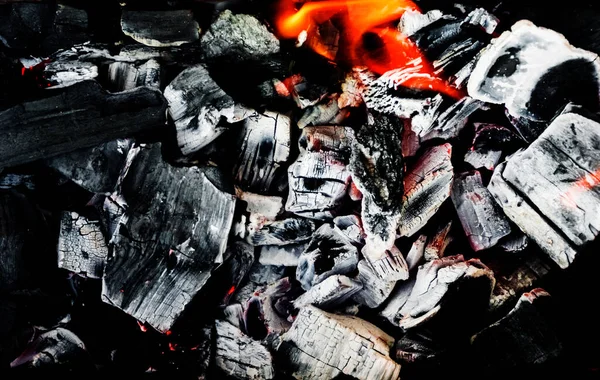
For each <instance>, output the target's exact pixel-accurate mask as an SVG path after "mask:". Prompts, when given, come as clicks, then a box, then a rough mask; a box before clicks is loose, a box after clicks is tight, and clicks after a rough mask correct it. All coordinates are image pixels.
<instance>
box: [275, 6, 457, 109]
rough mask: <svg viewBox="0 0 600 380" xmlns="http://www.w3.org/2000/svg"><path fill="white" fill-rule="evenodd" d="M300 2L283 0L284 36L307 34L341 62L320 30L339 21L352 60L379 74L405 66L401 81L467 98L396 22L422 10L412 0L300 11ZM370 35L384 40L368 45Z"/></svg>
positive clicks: (278, 23) (280, 21)
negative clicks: (411, 12) (428, 59)
mask: <svg viewBox="0 0 600 380" xmlns="http://www.w3.org/2000/svg"><path fill="white" fill-rule="evenodd" d="M294 1H295V0H280V2H279V5H278V9H277V12H278V13H277V16H276V20H275V28H276V30H277V33H278V34H279V36H280V37H281V38H298V37H299V35H300V34H301V33H306V34H307V41H309V43H308V45H309V46H310V47H311V48H312V49H313V50H314V51H315V52H316V53H318V54H320V55H322V56H324V57H326V58H328V59H330V60H335V59H336V58H339V55H340V54H339V53H338V54H337V56H334V54H333V52H332V49H330V48H329V47H328V45H327V43H326V41H323V38H322V37H321V36H320V32H319V26H320V25H323V24H324V23H325V22H328V21H330V20H333V19H335V20H336V21H337V23H338V24H339V25H340V28H341V33H340V34H343V37H341V38H340V39H343V42H342V43H341V44H342V45H343V46H342V51H341V54H342V55H343V54H346V57H345V58H346V59H347V60H348V61H349V63H350V64H352V65H354V66H363V65H364V66H367V67H368V68H369V69H370V70H371V71H373V72H375V73H377V74H383V73H385V72H388V71H390V70H395V69H399V70H400V72H401V75H398V76H397V77H398V78H397V81H396V83H397V84H398V85H402V86H406V87H410V88H415V89H421V90H425V89H430V90H434V91H438V92H442V93H444V94H446V95H450V96H452V97H455V98H460V97H461V96H462V95H461V94H460V92H459V91H458V90H457V89H455V88H453V87H451V86H449V85H448V84H447V83H446V82H445V81H444V80H442V79H441V78H439V77H437V76H436V75H435V74H434V70H433V68H432V67H431V65H430V64H429V63H428V62H427V61H426V59H425V57H424V56H423V54H422V53H421V51H420V50H419V48H418V47H417V46H416V45H415V44H414V43H413V42H412V41H411V40H410V39H409V38H407V37H406V36H404V35H403V34H402V33H400V32H399V31H398V30H397V29H396V28H395V27H394V26H393V25H392V22H394V21H397V20H398V19H400V17H401V16H402V15H403V14H404V12H406V11H407V10H414V11H419V8H418V7H417V6H416V5H415V4H414V3H413V2H412V1H410V0H345V1H344V0H324V1H314V2H307V3H303V4H302V5H301V6H300V8H299V9H296V4H295V2H294ZM369 35H370V36H371V37H373V38H376V39H378V40H379V41H378V43H377V44H376V45H377V46H376V47H373V46H372V47H369V46H365V45H366V43H365V39H366V38H367V37H368V36H369ZM405 69H406V70H405Z"/></svg>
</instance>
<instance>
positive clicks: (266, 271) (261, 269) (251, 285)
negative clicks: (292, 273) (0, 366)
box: [230, 262, 286, 304]
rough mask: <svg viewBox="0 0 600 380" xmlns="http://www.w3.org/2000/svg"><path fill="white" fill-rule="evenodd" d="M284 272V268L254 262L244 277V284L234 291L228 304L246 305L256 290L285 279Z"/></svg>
mask: <svg viewBox="0 0 600 380" xmlns="http://www.w3.org/2000/svg"><path fill="white" fill-rule="evenodd" d="M285 271H286V268H285V267H284V266H275V265H262V264H260V263H257V262H255V263H254V264H253V265H252V267H251V268H250V271H249V272H248V275H247V276H246V283H245V284H243V285H242V286H241V287H240V288H238V289H235V290H234V293H233V296H232V298H231V299H230V302H231V303H240V304H244V303H246V301H248V299H250V298H251V297H252V296H253V294H254V292H255V291H256V290H258V289H262V288H264V287H266V286H267V285H271V284H273V283H275V282H277V281H278V280H280V279H281V278H283V277H285Z"/></svg>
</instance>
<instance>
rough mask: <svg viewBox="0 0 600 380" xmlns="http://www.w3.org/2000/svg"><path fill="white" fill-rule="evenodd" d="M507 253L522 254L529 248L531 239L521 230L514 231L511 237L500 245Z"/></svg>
mask: <svg viewBox="0 0 600 380" xmlns="http://www.w3.org/2000/svg"><path fill="white" fill-rule="evenodd" d="M499 246H500V248H502V249H503V250H504V251H506V252H522V251H524V250H525V249H527V247H528V246H529V238H528V237H527V235H525V234H524V233H523V232H522V231H521V230H519V229H517V230H512V229H511V233H510V235H508V236H507V237H506V239H504V240H503V241H502V242H500V244H499Z"/></svg>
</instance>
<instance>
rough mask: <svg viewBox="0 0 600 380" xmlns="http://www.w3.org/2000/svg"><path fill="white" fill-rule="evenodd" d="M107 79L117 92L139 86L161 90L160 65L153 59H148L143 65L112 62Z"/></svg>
mask: <svg viewBox="0 0 600 380" xmlns="http://www.w3.org/2000/svg"><path fill="white" fill-rule="evenodd" d="M108 79H109V80H110V82H111V83H112V84H113V86H114V87H115V89H116V90H117V91H124V90H131V89H133V88H135V87H139V86H147V87H150V88H156V89H161V88H162V86H161V79H162V72H161V65H160V63H159V62H158V61H157V60H155V59H149V60H148V61H146V62H144V63H143V64H135V63H130V62H113V63H111V64H109V65H108Z"/></svg>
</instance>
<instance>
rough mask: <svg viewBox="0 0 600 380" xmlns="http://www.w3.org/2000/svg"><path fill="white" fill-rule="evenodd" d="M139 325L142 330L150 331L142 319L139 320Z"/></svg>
mask: <svg viewBox="0 0 600 380" xmlns="http://www.w3.org/2000/svg"><path fill="white" fill-rule="evenodd" d="M137 324H138V326H140V330H142V332H146V331H148V328H147V327H146V326H144V324H143V323H142V322H140V321H137Z"/></svg>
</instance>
